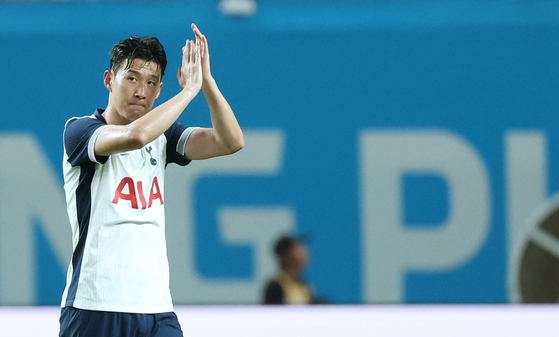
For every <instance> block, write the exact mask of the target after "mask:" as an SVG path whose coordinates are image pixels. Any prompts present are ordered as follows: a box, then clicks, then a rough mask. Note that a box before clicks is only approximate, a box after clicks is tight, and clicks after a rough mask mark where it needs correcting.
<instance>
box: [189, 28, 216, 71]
mask: <svg viewBox="0 0 559 337" xmlns="http://www.w3.org/2000/svg"><path fill="white" fill-rule="evenodd" d="M191 27H192V31H193V32H194V35H195V36H196V42H197V43H198V44H199V46H200V56H201V57H202V62H201V63H202V78H203V81H204V82H205V81H209V80H212V79H213V78H212V73H211V70H210V51H209V48H208V40H207V39H206V37H205V36H204V35H203V34H202V32H200V29H198V27H197V26H196V25H195V24H192V25H191Z"/></svg>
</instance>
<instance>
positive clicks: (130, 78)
mask: <svg viewBox="0 0 559 337" xmlns="http://www.w3.org/2000/svg"><path fill="white" fill-rule="evenodd" d="M128 80H129V81H136V78H135V77H132V76H130V77H128Z"/></svg>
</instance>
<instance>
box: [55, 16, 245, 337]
mask: <svg viewBox="0 0 559 337" xmlns="http://www.w3.org/2000/svg"><path fill="white" fill-rule="evenodd" d="M192 30H193V31H194V35H195V37H196V39H195V41H190V40H187V41H186V44H185V46H184V47H183V49H182V55H183V57H182V66H181V67H180V68H179V71H178V73H177V78H178V81H179V84H180V85H181V87H182V91H180V92H179V93H178V94H177V95H176V96H174V97H172V98H171V99H169V100H168V101H166V102H164V103H162V104H161V105H159V106H157V107H156V108H154V109H152V106H153V103H154V101H155V99H156V98H157V97H158V96H159V94H160V92H161V88H162V86H163V82H162V81H161V80H162V77H163V75H164V73H165V68H166V65H167V59H166V54H165V51H164V49H163V46H162V45H161V43H160V42H159V41H158V40H157V38H154V37H151V38H149V37H143V38H140V37H130V38H127V39H125V40H122V41H120V42H119V43H118V44H116V45H115V46H114V48H113V49H112V50H111V55H112V57H111V62H110V70H107V71H105V74H104V84H105V87H106V88H107V89H108V90H109V99H108V104H107V107H106V109H105V110H102V109H97V110H96V111H95V113H94V114H93V115H91V116H85V117H79V118H71V119H69V120H68V121H67V122H66V126H65V129H64V137H63V138H64V160H63V171H64V189H65V192H66V202H67V210H68V216H69V218H70V224H71V226H72V240H73V247H74V252H73V255H72V260H71V262H70V266H69V268H68V274H67V284H66V288H65V290H64V294H63V297H62V311H61V316H60V336H64V337H66V336H91V337H101V336H102V337H123V336H126V337H131V336H152V337H171V336H173V337H174V336H183V334H182V331H181V327H180V325H179V322H178V320H177V317H176V315H175V314H174V312H173V304H172V301H171V294H170V291H169V266H168V262H167V251H166V243H165V219H164V202H165V195H164V169H165V166H166V165H167V164H169V163H176V164H178V165H182V166H184V165H187V164H188V163H189V162H190V161H191V160H195V159H205V158H211V157H216V156H221V155H228V154H232V153H234V152H236V151H239V150H240V149H241V148H242V147H243V146H244V138H243V132H242V130H241V128H240V127H239V124H238V123H237V120H236V118H235V115H234V114H233V111H232V110H231V108H230V106H229V104H228V103H227V101H226V100H225V98H224V97H223V95H222V94H221V92H220V90H219V89H218V87H217V85H216V82H215V80H214V78H213V77H212V74H211V71H210V55H209V51H208V42H207V39H206V37H205V36H204V35H202V33H201V32H200V30H199V29H198V28H197V27H196V25H194V24H192ZM200 89H201V90H202V92H203V93H204V96H205V98H206V101H207V103H208V106H209V109H210V115H211V121H212V128H192V127H186V126H184V125H182V124H179V123H177V122H176V120H177V118H178V117H179V116H180V114H181V113H182V112H183V111H184V109H185V108H186V107H187V106H188V104H189V103H190V102H191V101H192V99H193V98H194V97H195V96H196V95H197V94H198V92H199V91H200Z"/></svg>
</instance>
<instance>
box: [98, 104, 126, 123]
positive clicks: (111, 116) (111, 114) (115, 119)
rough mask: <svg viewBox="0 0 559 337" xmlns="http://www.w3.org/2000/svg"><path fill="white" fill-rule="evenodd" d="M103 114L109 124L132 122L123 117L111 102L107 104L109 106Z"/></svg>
mask: <svg viewBox="0 0 559 337" xmlns="http://www.w3.org/2000/svg"><path fill="white" fill-rule="evenodd" d="M102 115H103V118H105V121H106V122H107V124H109V125H126V124H129V123H130V122H129V121H128V120H126V119H124V118H122V116H121V115H120V114H119V113H118V111H117V109H116V108H115V107H114V106H112V105H111V104H110V103H109V104H108V105H107V108H106V109H105V111H104V112H103V114H102Z"/></svg>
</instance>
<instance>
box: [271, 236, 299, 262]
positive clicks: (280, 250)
mask: <svg viewBox="0 0 559 337" xmlns="http://www.w3.org/2000/svg"><path fill="white" fill-rule="evenodd" d="M304 242H305V240H304V238H303V237H297V236H295V235H292V234H286V235H282V236H281V237H280V238H279V239H278V240H277V241H276V244H275V245H274V253H275V254H276V256H277V257H279V258H281V257H282V256H284V255H285V254H286V253H287V252H289V251H290V250H291V248H293V247H294V246H295V245H297V244H302V243H304Z"/></svg>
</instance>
